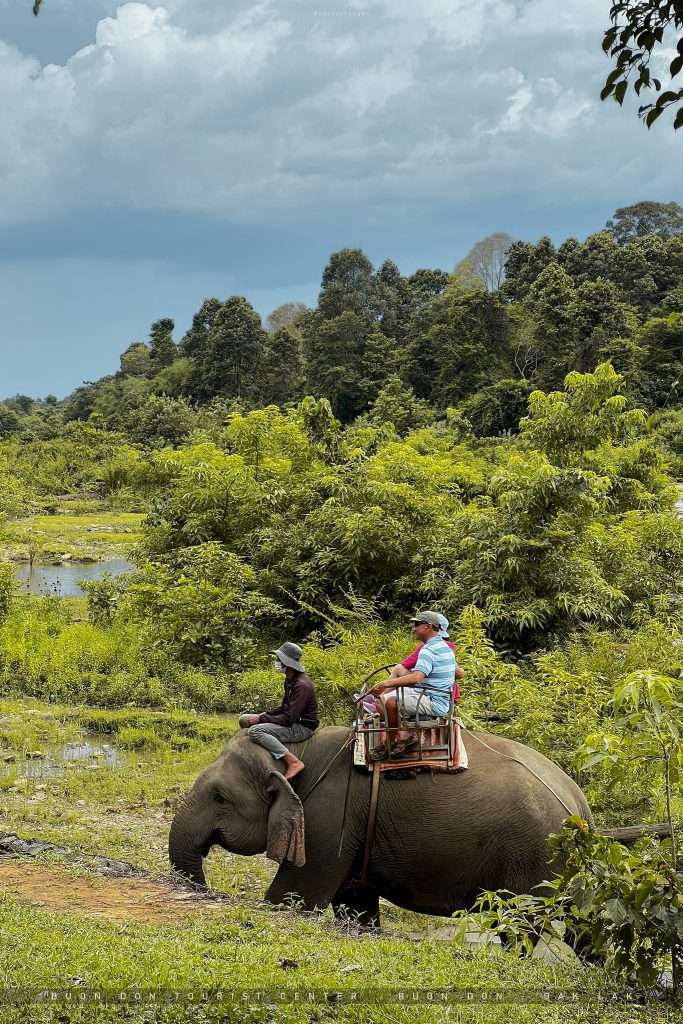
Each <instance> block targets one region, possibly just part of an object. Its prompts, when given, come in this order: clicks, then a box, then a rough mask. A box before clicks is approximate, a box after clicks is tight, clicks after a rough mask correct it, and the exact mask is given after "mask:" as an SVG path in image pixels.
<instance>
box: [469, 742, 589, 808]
mask: <svg viewBox="0 0 683 1024" xmlns="http://www.w3.org/2000/svg"><path fill="white" fill-rule="evenodd" d="M467 733H468V735H469V736H471V737H472V739H475V740H476V741H477V742H478V743H481V745H482V746H483V747H486V748H487V750H490V751H492V753H494V754H498V755H499V756H500V757H506V758H507V759H508V761H516V762H517V764H521V766H522V768H526V770H527V771H528V772H531V774H532V775H533V776H535V778H537V779H538V781H539V782H542V783H543V785H544V786H545V788H546V789H548V790H550V792H551V793H552V795H553V796H554V797H555V799H556V800H557V801H559V803H561V804H562V806H563V807H564V809H565V811H567V812H568V813H569V814H574V813H575V812H574V811H573V810H572V809H571V807H567V805H566V803H565V802H564V800H563V799H562V797H561V796H560V795H559V793H556V792H555V790H554V789H553V787H552V786H549V785H548V783H547V782H546V781H545V779H542V778H541V776H540V775H539V774H538V772H535V771H534V770H533V768H531V767H530V766H529V765H528V764H526V763H525V762H524V761H521V760H520V759H519V758H518V757H512V755H511V754H504V753H503V751H502V750H496V749H495V748H494V747H490V746H489V745H488V743H486V742H485V741H484V740H483V739H481V737H480V736H476V735H475V734H474V733H473V732H470V731H469V729H468V730H467Z"/></svg>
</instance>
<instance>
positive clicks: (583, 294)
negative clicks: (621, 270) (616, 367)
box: [570, 278, 627, 373]
mask: <svg viewBox="0 0 683 1024" xmlns="http://www.w3.org/2000/svg"><path fill="white" fill-rule="evenodd" d="M570 316H571V319H572V322H573V327H574V357H573V365H572V367H571V369H573V370H579V371H580V372H581V373H587V372H588V371H589V370H593V369H595V367H596V365H597V364H598V363H599V362H600V356H601V353H602V350H603V349H604V348H605V346H606V345H608V344H609V343H610V342H611V341H613V340H614V339H615V338H619V337H622V336H623V335H624V334H626V333H627V326H626V319H625V316H624V310H623V307H622V305H621V303H620V302H619V295H618V292H617V289H616V288H615V286H614V285H613V284H612V283H611V282H609V281H603V280H602V278H598V280H597V281H586V282H585V284H582V285H580V286H579V287H578V288H577V289H576V298H575V300H574V302H573V303H572V304H571V307H570Z"/></svg>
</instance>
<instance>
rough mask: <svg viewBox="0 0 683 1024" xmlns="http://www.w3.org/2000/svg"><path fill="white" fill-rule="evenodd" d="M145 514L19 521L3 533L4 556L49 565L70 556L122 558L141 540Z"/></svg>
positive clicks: (100, 512)
mask: <svg viewBox="0 0 683 1024" xmlns="http://www.w3.org/2000/svg"><path fill="white" fill-rule="evenodd" d="M143 518H144V515H143V514H142V513H139V512H113V511H111V510H108V509H104V508H102V509H100V510H98V511H94V510H93V511H89V512H85V513H83V514H81V515H75V514H70V513H61V514H60V513H59V512H58V513H57V514H55V515H35V516H28V517H26V518H25V519H16V520H13V521H12V522H10V523H8V524H7V525H6V526H5V528H4V530H3V535H4V536H3V540H4V545H3V546H4V552H3V554H4V557H5V558H14V559H17V558H22V559H24V560H25V559H28V557H29V551H30V549H33V551H34V560H35V561H36V562H46V561H47V562H49V561H51V560H53V559H54V558H56V557H59V556H61V555H64V554H67V555H69V556H70V558H71V559H73V560H74V561H76V560H78V559H86V560H88V561H92V560H93V559H101V558H111V557H115V556H118V557H122V556H125V553H126V551H127V549H128V548H129V547H130V546H131V545H132V544H135V543H136V542H137V541H138V540H139V539H140V537H141V535H142V531H141V523H142V520H143Z"/></svg>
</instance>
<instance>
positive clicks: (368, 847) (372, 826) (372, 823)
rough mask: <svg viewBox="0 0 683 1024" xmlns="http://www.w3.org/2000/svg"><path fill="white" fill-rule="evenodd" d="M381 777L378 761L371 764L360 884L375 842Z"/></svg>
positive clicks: (363, 880)
mask: <svg viewBox="0 0 683 1024" xmlns="http://www.w3.org/2000/svg"><path fill="white" fill-rule="evenodd" d="M381 778H382V768H381V764H380V762H379V761H376V762H375V764H374V765H373V766H372V788H371V790H370V809H369V810H368V830H367V832H366V834H365V850H364V851H363V866H362V867H361V870H360V885H365V883H366V882H367V874H368V866H369V864H370V854H371V853H372V847H373V845H374V842H375V831H376V826H377V804H378V802H379V784H380V781H381Z"/></svg>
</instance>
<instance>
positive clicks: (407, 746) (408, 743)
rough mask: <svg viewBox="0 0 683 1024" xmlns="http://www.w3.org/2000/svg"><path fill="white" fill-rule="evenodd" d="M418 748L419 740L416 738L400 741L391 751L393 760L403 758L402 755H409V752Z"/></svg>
mask: <svg viewBox="0 0 683 1024" xmlns="http://www.w3.org/2000/svg"><path fill="white" fill-rule="evenodd" d="M416 746H417V740H416V739H415V738H414V737H412V736H411V737H410V738H409V739H407V740H399V742H398V743H396V744H394V748H393V750H392V751H391V756H392V758H394V757H401V755H402V754H407V753H408V751H409V750H412V748H413V747H416Z"/></svg>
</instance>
